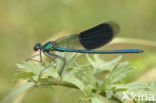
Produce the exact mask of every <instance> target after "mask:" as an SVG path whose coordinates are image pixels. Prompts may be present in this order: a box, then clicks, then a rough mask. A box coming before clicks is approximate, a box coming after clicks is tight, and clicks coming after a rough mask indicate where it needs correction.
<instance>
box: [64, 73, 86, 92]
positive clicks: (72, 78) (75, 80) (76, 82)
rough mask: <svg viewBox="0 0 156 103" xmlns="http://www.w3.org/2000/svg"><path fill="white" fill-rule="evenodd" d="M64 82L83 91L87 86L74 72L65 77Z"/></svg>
mask: <svg viewBox="0 0 156 103" xmlns="http://www.w3.org/2000/svg"><path fill="white" fill-rule="evenodd" d="M62 81H63V82H68V83H71V84H74V85H75V86H77V87H78V88H79V89H80V90H81V91H83V90H84V88H85V85H84V84H83V82H82V81H81V80H79V79H78V78H77V77H76V76H75V74H74V73H73V72H69V73H68V74H66V75H64V76H63V78H62Z"/></svg>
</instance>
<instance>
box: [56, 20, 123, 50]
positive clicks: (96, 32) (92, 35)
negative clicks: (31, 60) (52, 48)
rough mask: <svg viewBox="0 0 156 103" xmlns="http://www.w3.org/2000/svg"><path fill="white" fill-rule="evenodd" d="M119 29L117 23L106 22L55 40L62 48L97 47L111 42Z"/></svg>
mask: <svg viewBox="0 0 156 103" xmlns="http://www.w3.org/2000/svg"><path fill="white" fill-rule="evenodd" d="M119 31H120V27H119V25H118V24H117V23H115V22H112V21H111V22H104V23H102V24H100V25H97V26H95V27H93V28H91V29H88V30H86V31H83V32H81V33H79V34H73V35H68V36H64V37H62V38H59V39H57V40H55V42H56V44H57V45H58V46H59V47H62V48H69V49H81V50H84V49H87V50H90V49H96V48H99V47H101V46H103V45H105V44H107V43H108V42H110V41H111V40H112V39H113V37H114V36H115V35H116V34H117V33H119Z"/></svg>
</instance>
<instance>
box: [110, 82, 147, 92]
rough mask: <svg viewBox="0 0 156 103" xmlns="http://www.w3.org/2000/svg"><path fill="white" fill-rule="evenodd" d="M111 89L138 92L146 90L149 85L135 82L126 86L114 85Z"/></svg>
mask: <svg viewBox="0 0 156 103" xmlns="http://www.w3.org/2000/svg"><path fill="white" fill-rule="evenodd" d="M112 87H113V88H114V87H115V89H119V90H121V89H127V90H138V89H148V88H149V84H148V83H146V82H144V81H137V82H132V83H128V84H114V85H112Z"/></svg>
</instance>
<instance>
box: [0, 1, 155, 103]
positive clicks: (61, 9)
mask: <svg viewBox="0 0 156 103" xmlns="http://www.w3.org/2000/svg"><path fill="white" fill-rule="evenodd" d="M110 20H111V21H116V22H117V23H118V24H119V25H120V26H121V33H120V34H119V35H118V36H117V37H125V38H135V39H139V40H143V41H139V42H141V44H140V43H139V44H121V45H119V44H116V45H112V47H111V46H109V47H108V48H109V49H118V48H120V49H124V48H138V49H143V50H144V51H145V52H144V53H143V54H137V55H134V54H133V55H123V56H124V58H126V60H127V59H128V60H129V61H130V62H131V63H132V65H133V66H135V67H136V68H137V69H138V71H136V72H135V73H133V74H134V77H136V79H135V80H146V81H151V80H153V79H154V77H156V76H155V74H156V65H155V63H156V45H154V42H156V1H155V0H0V99H2V98H3V97H4V96H6V95H7V94H8V93H9V92H10V91H11V90H12V89H13V88H14V87H16V85H17V81H13V77H14V74H15V73H16V72H17V71H16V69H17V67H16V64H17V63H21V62H22V61H23V60H24V59H26V58H28V57H29V56H30V55H31V54H32V52H33V49H32V48H33V46H34V44H35V43H36V42H41V43H43V42H45V41H46V40H48V39H49V38H52V36H55V35H57V34H59V33H62V34H63V35H65V33H64V32H68V33H78V32H80V31H83V30H85V29H87V28H90V27H92V26H95V25H97V24H100V23H102V22H104V21H110ZM144 40H146V41H149V42H150V43H149V42H144ZM132 42H133V41H132ZM151 42H153V44H152V43H151ZM148 43H149V44H148ZM151 44H152V45H151ZM107 58H108V59H109V56H106V59H107ZM60 88H61V89H60ZM60 88H59V87H56V94H57V97H55V96H54V95H53V94H52V93H51V92H49V90H47V89H46V88H38V89H32V90H30V91H29V93H27V94H26V96H25V97H24V99H23V101H22V103H33V102H38V103H56V101H57V100H56V99H58V100H59V101H63V102H64V103H67V102H68V103H76V102H78V103H79V101H78V99H79V98H77V97H78V95H79V93H77V94H75V95H74V94H72V95H67V94H69V92H68V91H69V90H68V88H62V87H60ZM80 97H81V96H80Z"/></svg>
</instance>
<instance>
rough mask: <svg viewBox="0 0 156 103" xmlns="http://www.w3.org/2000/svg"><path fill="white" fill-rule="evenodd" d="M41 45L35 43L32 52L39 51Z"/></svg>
mask: <svg viewBox="0 0 156 103" xmlns="http://www.w3.org/2000/svg"><path fill="white" fill-rule="evenodd" d="M41 47H42V46H41V44H40V43H37V44H36V45H35V46H34V51H37V50H39V49H41Z"/></svg>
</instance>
